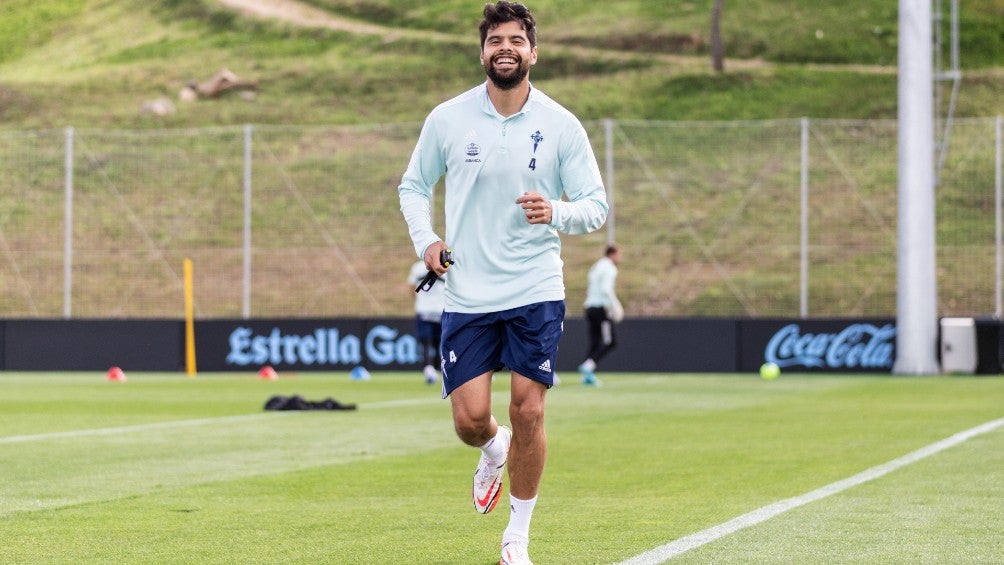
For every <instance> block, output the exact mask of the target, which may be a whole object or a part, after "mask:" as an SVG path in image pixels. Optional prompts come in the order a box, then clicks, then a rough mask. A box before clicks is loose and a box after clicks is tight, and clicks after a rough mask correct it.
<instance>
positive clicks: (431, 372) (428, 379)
mask: <svg viewBox="0 0 1004 565" xmlns="http://www.w3.org/2000/svg"><path fill="white" fill-rule="evenodd" d="M422 373H423V374H424V375H425V384H427V385H433V384H436V381H438V380H439V375H437V374H436V369H435V368H434V367H433V366H432V365H426V366H425V368H424V369H422Z"/></svg>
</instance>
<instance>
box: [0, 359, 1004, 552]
mask: <svg viewBox="0 0 1004 565" xmlns="http://www.w3.org/2000/svg"><path fill="white" fill-rule="evenodd" d="M568 380H569V381H571V382H566V384H563V385H561V386H559V387H557V388H556V389H554V390H553V391H551V393H549V395H548V397H549V401H548V404H549V408H548V416H547V418H548V424H547V430H548V436H549V440H550V450H549V461H548V466H547V470H546V471H545V475H544V482H543V485H542V490H541V497H540V499H539V501H538V507H537V512H536V513H535V516H534V528H533V540H532V546H531V547H532V553H531V555H532V556H533V558H534V560H535V561H536V562H539V563H549V564H552V565H553V564H561V563H575V564H576V565H581V564H584V563H604V564H609V563H619V562H621V561H624V560H625V559H629V558H630V557H632V556H634V555H638V554H639V553H641V552H644V551H646V550H648V549H650V548H653V547H657V546H660V545H662V544H664V543H665V542H666V540H667V539H675V538H680V537H684V536H686V535H688V534H690V533H693V532H697V531H701V530H704V529H707V528H709V527H711V526H713V525H715V524H720V523H722V522H725V521H728V520H729V519H731V518H732V517H735V516H739V515H742V514H744V513H746V512H748V511H749V510H750V509H754V508H760V507H763V506H766V505H769V504H771V503H773V502H775V501H777V500H784V499H786V498H791V497H794V496H798V495H799V494H800V493H804V492H809V491H812V490H815V489H817V488H819V487H820V486H821V485H827V484H830V483H833V482H836V481H838V480H841V479H843V478H845V477H848V476H852V475H854V474H856V473H858V472H860V470H861V469H868V468H871V467H874V466H877V465H880V464H882V463H883V462H886V461H890V460H892V459H895V458H897V457H899V456H901V455H902V454H903V453H911V452H913V451H916V450H917V449H919V448H920V447H922V446H925V445H929V444H931V443H933V442H936V441H939V440H940V439H942V438H944V437H946V436H949V435H951V434H953V433H955V432H956V431H958V430H960V429H968V428H971V427H973V426H975V425H977V424H979V423H981V422H986V421H988V420H990V419H992V418H1000V416H1001V414H1000V411H1001V406H1004V379H1000V378H982V377H979V378H954V377H952V378H947V377H946V378H923V379H919V378H918V379H912V378H893V377H889V376H848V375H843V376H832V375H831V376H809V375H794V374H785V375H782V377H781V378H780V379H778V380H777V381H774V382H770V383H768V382H764V381H762V380H760V379H759V378H758V377H755V376H753V375H607V376H606V378H605V381H604V386H603V387H602V388H599V389H593V388H585V387H582V386H580V385H578V384H577V383H576V382H575V381H574V380H571V379H568ZM11 383H12V381H6V380H5V379H4V378H3V377H0V390H2V392H3V397H2V398H0V403H3V404H4V407H10V406H16V408H17V409H18V410H21V413H20V415H19V416H18V417H17V418H15V417H14V416H12V413H11V412H9V411H8V410H3V411H2V412H0V431H6V430H8V429H12V428H15V427H16V428H17V429H20V430H22V431H21V432H20V435H25V431H24V430H30V429H31V427H30V426H29V424H30V425H37V426H39V427H40V429H42V430H51V431H61V430H65V429H67V428H70V427H72V426H71V424H73V423H76V424H74V425H76V426H77V427H80V425H81V423H83V424H86V425H87V426H92V425H94V422H96V421H99V420H102V421H114V422H117V424H116V425H121V424H122V423H123V421H125V420H131V421H132V422H134V423H136V424H138V425H139V424H144V423H149V420H150V419H151V418H159V419H160V420H165V419H168V417H169V416H171V417H174V418H175V419H179V420H180V419H197V418H198V417H207V416H212V417H227V416H234V415H239V414H247V413H248V412H249V411H252V410H259V409H260V407H261V402H263V401H264V399H265V396H263V395H265V394H266V393H268V394H271V393H279V392H283V393H287V394H288V393H289V392H294V391H295V392H299V393H301V394H303V395H304V396H305V397H306V398H323V397H324V396H329V395H331V396H334V397H335V398H337V399H338V400H340V401H343V402H358V403H359V404H360V407H361V409H360V410H359V411H358V412H356V413H323V414H321V413H301V414H290V415H286V416H284V417H282V418H276V419H269V418H265V419H264V420H262V422H265V423H268V424H270V425H259V423H260V421H253V422H239V421H238V422H232V423H228V424H225V425H220V426H212V425H207V426H194V427H186V428H179V429H172V430H150V431H145V432H142V433H136V434H112V435H106V436H95V437H86V438H76V439H71V440H60V441H58V442H48V441H42V442H24V443H17V444H10V445H0V461H2V465H0V479H2V480H0V483H2V484H0V496H2V497H3V498H2V500H0V504H2V505H3V507H4V508H7V507H8V504H7V503H8V497H9V496H13V497H15V499H16V500H18V501H20V502H23V503H25V504H26V506H28V508H27V510H20V511H13V512H8V513H6V514H5V515H4V516H3V517H2V520H3V523H2V526H0V529H2V530H3V532H2V533H3V537H4V547H5V554H4V558H0V561H2V560H3V559H8V560H9V562H12V563H21V562H45V563H74V564H75V565H77V564H80V563H111V562H114V563H151V562H158V563H168V562H169V563H200V564H201V563H252V562H254V563H265V562H267V563H307V562H309V563H339V564H341V563H363V564H369V563H408V562H420V563H437V564H455V563H475V564H482V565H487V564H488V563H497V562H498V542H499V538H500V535H501V532H502V530H503V529H504V528H505V524H506V521H507V518H508V516H507V513H506V512H504V511H503V512H498V511H496V512H493V513H492V514H490V515H488V516H482V515H479V514H477V513H476V512H475V511H474V510H473V508H472V507H471V500H470V480H471V473H472V472H473V469H474V465H475V463H476V460H477V452H476V450H474V449H473V448H469V447H466V446H463V445H461V444H460V442H459V441H457V439H456V438H455V436H454V434H453V430H452V424H451V422H450V416H449V402H448V401H443V400H440V399H439V398H438V396H439V395H438V392H439V391H438V390H432V389H433V388H435V387H426V386H425V385H424V384H422V382H421V376H420V375H418V374H405V373H400V374H390V373H387V374H384V373H380V374H374V378H373V380H372V381H371V382H366V383H358V382H351V381H349V380H348V379H347V378H345V375H337V374H332V375H327V376H321V375H318V376H316V377H308V376H301V377H297V378H290V379H288V380H285V381H284V380H283V379H280V380H279V381H277V382H271V383H269V382H258V381H255V380H252V378H250V377H244V378H219V379H217V378H215V377H214V378H202V377H201V376H200V378H199V379H195V380H194V381H193V382H189V381H187V380H186V379H184V378H183V377H181V378H177V377H175V378H173V379H170V378H163V379H159V378H158V379H151V380H150V382H149V383H146V382H144V379H141V378H137V379H135V380H133V379H132V378H131V379H130V381H129V382H128V383H125V385H126V386H117V385H106V384H105V383H102V382H97V383H96V384H94V383H91V384H85V383H83V382H82V381H81V382H76V381H73V380H72V379H65V378H63V379H61V380H60V382H59V383H58V384H56V385H51V386H50V384H47V383H46V382H44V381H43V382H38V383H34V382H27V381H25V383H23V384H24V386H16V387H14V386H8V385H10V384H11ZM133 385H138V386H135V387H133ZM495 391H496V396H495V401H496V405H495V413H496V415H497V416H498V417H499V420H500V421H501V422H503V423H504V422H506V421H507V420H508V418H507V414H506V411H505V400H506V399H507V397H508V378H501V379H497V382H496V386H495ZM62 396H66V397H68V398H69V397H72V398H71V400H73V402H71V409H70V412H71V414H70V416H69V417H68V418H67V419H64V420H63V421H62V422H60V426H59V428H55V427H53V426H52V425H51V424H50V423H49V416H51V408H49V407H48V406H46V405H47V404H48V401H49V400H51V399H53V398H59V397H62ZM106 397H108V398H106ZM81 398H83V399H86V400H88V401H89V402H82V403H77V401H79V400H81ZM409 398H413V399H416V400H419V401H416V402H414V403H413V404H410V403H409V404H407V405H404V406H398V407H389V408H388V409H381V410H366V409H365V407H366V406H368V405H370V404H371V403H379V402H397V401H401V400H405V401H407V400H408V399H409ZM39 399H44V400H46V402H36V401H37V400H39ZM102 399H105V400H104V401H102ZM193 399H194V400H195V401H196V404H195V406H192V405H191V401H192V400H193ZM126 401H128V402H126ZM95 403H97V404H95ZM136 403H139V405H140V406H141V407H142V409H137V408H136V406H135V404H136ZM123 411H125V413H122V412H123ZM94 412H98V414H97V415H95V414H94ZM98 416H101V418H98ZM22 419H26V421H21V420H22ZM109 427H110V426H109ZM7 435H10V434H9V433H8V434H7ZM189 436H191V437H189ZM1001 437H1002V434H1001V433H1000V432H999V431H998V432H997V433H992V434H986V435H984V436H980V437H979V438H975V439H973V440H972V441H970V442H967V443H966V444H964V445H962V446H959V448H958V449H953V450H949V451H947V452H944V453H943V454H942V455H941V456H939V457H932V458H928V459H927V460H925V461H924V462H923V463H920V464H916V465H912V466H910V467H908V468H905V469H902V470H900V472H897V473H896V474H895V475H890V476H888V477H887V479H886V480H882V481H873V482H871V483H868V484H866V485H862V486H861V487H859V488H855V489H851V490H849V491H845V492H844V493H842V494H841V495H838V496H833V497H830V498H828V499H826V500H825V501H820V502H819V503H816V504H812V505H807V506H803V507H801V508H799V509H796V510H793V511H790V512H788V513H785V514H783V515H781V516H778V517H777V518H775V519H774V520H770V521H768V522H765V523H762V524H760V525H758V526H757V527H755V528H748V529H746V530H743V531H741V532H738V533H736V534H733V535H732V536H728V537H726V538H723V539H721V540H719V542H718V543H715V544H709V545H706V546H702V547H700V548H698V549H696V550H692V551H691V552H688V553H685V554H683V555H681V556H680V557H679V558H678V559H680V560H683V561H687V560H688V559H692V558H694V557H695V556H700V555H704V552H705V551H711V550H715V549H719V548H722V547H725V546H727V545H729V544H730V543H731V542H732V541H733V540H734V539H740V538H743V539H748V538H745V537H744V536H745V535H746V534H751V533H756V532H759V531H760V530H761V529H763V528H773V527H774V525H775V523H781V522H783V523H785V525H786V527H784V528H779V529H777V530H774V529H771V532H772V537H771V539H770V540H763V541H765V542H769V543H765V545H764V549H763V551H764V552H769V553H765V554H764V556H759V555H756V556H754V557H756V558H757V560H758V561H763V562H768V561H772V562H777V563H781V562H785V563H818V562H910V561H909V560H904V559H897V557H898V556H912V555H917V550H918V548H923V546H921V545H919V544H920V543H922V542H920V541H917V542H914V540H920V539H921V537H922V534H924V533H926V532H928V531H929V530H928V528H931V527H933V526H932V525H931V524H923V523H920V524H918V525H917V526H916V531H917V535H916V536H914V537H913V538H911V542H910V544H904V545H902V546H897V547H894V548H891V549H889V551H891V552H892V553H887V554H879V553H876V552H875V551H876V550H875V549H874V548H873V547H867V548H864V552H862V550H861V548H860V547H859V545H860V544H858V543H857V542H856V539H855V537H853V536H848V537H842V535H841V531H842V530H841V529H840V528H835V531H834V532H832V534H833V536H832V539H827V540H826V544H825V545H820V544H817V543H815V542H814V536H812V535H811V534H812V531H813V530H814V529H816V528H818V525H817V524H816V522H815V521H823V520H828V519H829V520H832V519H834V518H835V517H836V518H838V519H839V518H843V519H844V520H845V522H850V523H853V524H854V525H857V526H858V527H859V529H858V530H855V535H857V536H860V533H861V531H866V532H873V530H875V531H874V532H873V533H875V534H876V535H877V534H878V533H885V534H887V535H892V536H895V534H896V528H898V527H901V526H902V521H901V520H898V521H895V522H891V521H889V520H888V519H887V518H885V515H884V514H883V513H881V512H869V513H861V512H856V511H855V510H854V509H851V510H849V511H846V510H845V509H844V508H839V509H838V511H839V512H844V511H846V515H838V512H834V511H832V510H831V507H833V506H836V502H837V501H839V500H844V499H845V498H846V497H848V496H855V497H869V498H868V503H869V504H871V505H872V507H874V508H884V507H886V506H887V504H886V502H887V500H888V495H887V494H886V493H887V492H888V491H887V490H882V489H879V488H876V487H879V486H884V487H889V486H890V485H893V483H895V485H893V486H897V487H900V482H899V480H898V479H899V478H900V477H901V476H902V475H903V474H910V475H911V476H919V480H923V481H925V482H923V483H922V484H921V485H920V487H918V486H917V484H912V485H908V486H909V487H910V488H907V486H902V487H901V488H903V489H904V490H903V491H902V492H910V491H911V490H910V489H911V488H912V489H918V488H924V489H926V490H928V491H929V490H931V489H930V488H929V486H930V485H931V484H941V483H946V484H947V483H949V482H951V483H957V484H958V485H963V484H966V485H968V484H980V485H983V486H986V485H988V484H992V483H988V482H987V481H986V480H984V479H982V478H981V477H982V475H981V473H982V474H986V473H987V471H986V470H985V469H982V468H981V467H980V466H979V465H978V464H974V463H979V462H981V461H982V459H974V458H979V457H982V455H981V454H980V453H979V452H978V451H975V450H973V449H972V448H973V447H975V446H977V445H982V444H984V443H985V442H987V441H988V440H992V441H994V442H996V443H994V444H991V445H996V446H1001V443H1000V439H1001ZM78 444H80V445H78ZM1000 451H1004V449H1002V450H1000ZM962 454H964V455H962ZM16 459H22V460H28V461H30V462H31V464H30V465H29V464H28V463H25V462H23V461H16ZM12 461H13V462H14V463H13V464H11V462H12ZM946 461H950V462H951V464H950V465H949V464H947V463H946ZM993 461H997V462H1001V458H1000V457H998V458H997V459H996V460H993ZM993 461H990V463H993ZM932 462H937V463H938V465H937V466H936V467H935V466H934V465H932ZM990 463H988V465H989V464H990ZM999 466H1000V467H1004V465H999ZM991 468H992V467H991ZM920 470H923V471H924V473H920V474H918V473H917V471H920ZM991 472H992V471H991ZM998 474H999V472H998ZM894 478H895V479H896V481H894V480H893V479H894ZM116 481H120V482H125V483H132V488H124V487H123V485H120V484H116ZM126 486H129V485H128V484H127V485H126ZM987 492H989V493H990V494H989V496H993V493H994V492H998V491H992V490H990V491H987ZM88 493H90V494H91V495H93V496H91V497H90V498H87V497H81V496H79V495H81V494H85V495H86V494H88ZM73 495H78V496H77V497H76V499H75V500H76V501H77V502H73V500H74V499H73ZM507 495H508V489H507V490H506V492H505V493H504V494H503V496H507ZM57 496H65V497H66V498H68V499H71V500H70V501H69V502H67V503H66V504H63V505H61V506H49V507H44V506H39V507H36V508H35V509H36V510H37V511H30V510H31V509H32V507H31V505H30V503H31V502H32V497H35V498H37V499H38V500H40V501H42V502H46V503H52V502H53V500H54V499H55V498H56V497H57ZM997 500H999V497H997ZM928 502H929V504H930V505H932V506H930V507H925V508H924V511H925V513H917V514H915V515H913V517H914V518H916V516H918V515H919V516H926V515H930V514H931V511H932V510H937V511H938V512H939V513H941V515H948V513H949V511H951V510H956V511H957V512H955V514H957V515H958V516H957V517H955V518H954V519H953V521H949V522H945V523H939V524H937V529H936V531H943V532H944V534H943V535H941V537H939V538H937V539H953V540H957V541H956V543H959V544H965V545H967V546H969V547H974V548H976V549H975V550H974V551H971V552H969V553H967V554H966V555H967V557H975V558H976V559H975V562H980V559H979V558H980V556H981V555H982V556H985V555H987V551H989V550H983V549H980V548H985V547H987V543H986V535H985V532H986V530H985V529H978V530H977V529H976V528H981V527H982V525H983V524H984V522H988V521H989V522H991V523H992V520H988V519H987V517H988V516H992V513H993V512H996V507H994V508H993V509H990V508H989V507H985V505H986V504H989V502H988V501H986V500H983V499H982V498H980V497H979V496H977V493H969V494H966V497H964V498H963V499H962V502H959V503H953V502H950V501H949V500H947V499H945V498H937V499H929V500H928V501H927V502H926V503H928ZM991 502H992V501H991ZM949 504H955V506H946V505H949ZM981 505H983V506H981ZM960 510H961V511H962V512H958V511H960ZM810 511H815V512H817V514H815V515H811V516H809V517H808V518H805V517H804V516H806V515H808V514H809V512H810ZM794 516H799V517H801V518H800V520H797V521H796V520H794V518H793V517H794ZM897 517H899V515H897ZM880 531H881V532H880ZM1000 531H1004V528H1002V529H1001V530H1000ZM806 533H808V534H809V535H808V536H807V538H808V539H805V536H806ZM799 534H802V535H803V537H797V536H798V535H799ZM948 536H950V538H948ZM109 537H111V538H114V539H115V543H114V544H108V543H105V540H107V539H108V538H109ZM815 537H819V536H815ZM929 537H933V536H929ZM793 545H795V546H797V547H796V548H795V550H794V551H797V552H801V553H793V549H792V547H793ZM990 547H991V548H992V547H993V546H992V545H991V546H990ZM852 550H855V551H858V553H850V552H851V551H852ZM980 551H982V552H983V553H980ZM869 552H870V553H869ZM750 556H751V554H750V553H749V552H748V551H747V550H745V549H744V548H743V547H740V548H738V549H731V550H730V553H729V554H728V555H726V556H725V557H723V558H719V559H712V560H708V561H705V562H729V561H731V562H737V563H741V562H749V561H750ZM890 556H891V557H890ZM785 557H787V558H788V559H785ZM744 560H745V561H744ZM950 561H951V560H948V561H946V562H950ZM692 562H700V560H698V561H692ZM913 562H917V560H913Z"/></svg>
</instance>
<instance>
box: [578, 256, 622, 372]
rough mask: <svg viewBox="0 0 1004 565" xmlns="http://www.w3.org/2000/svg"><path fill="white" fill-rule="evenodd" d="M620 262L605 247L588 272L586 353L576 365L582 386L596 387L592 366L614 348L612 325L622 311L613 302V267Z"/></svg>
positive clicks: (614, 299)
mask: <svg viewBox="0 0 1004 565" xmlns="http://www.w3.org/2000/svg"><path fill="white" fill-rule="evenodd" d="M620 262H621V249H620V247H618V246H617V245H614V244H610V245H608V246H607V250H606V254H605V255H604V256H603V257H602V258H601V259H600V260H599V261H597V262H595V263H593V266H592V267H590V269H589V275H588V277H589V278H588V286H587V288H586V302H585V307H586V321H587V322H588V323H589V352H588V353H586V359H585V361H583V362H582V364H581V365H579V373H580V374H581V375H582V384H584V385H589V386H600V384H601V383H600V380H599V379H597V378H596V373H595V371H596V364H597V363H599V361H600V359H603V358H604V357H605V356H606V355H607V353H610V351H611V350H612V349H613V348H615V347H617V334H616V332H615V331H614V324H615V323H617V322H620V321H621V320H622V319H623V318H624V308H623V307H622V306H621V302H620V300H618V299H617V292H616V289H615V287H616V285H617V265H619V264H620Z"/></svg>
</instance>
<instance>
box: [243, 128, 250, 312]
mask: <svg viewBox="0 0 1004 565" xmlns="http://www.w3.org/2000/svg"><path fill="white" fill-rule="evenodd" d="M241 313H242V315H243V317H244V319H245V320H246V319H248V318H250V317H251V124H245V125H244V284H243V295H242V297H241Z"/></svg>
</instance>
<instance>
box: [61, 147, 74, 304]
mask: <svg viewBox="0 0 1004 565" xmlns="http://www.w3.org/2000/svg"><path fill="white" fill-rule="evenodd" d="M65 153H66V154H65V156H64V159H65V165H64V167H63V169H64V175H65V177H64V179H63V186H64V193H65V198H66V201H65V204H64V214H63V216H64V218H65V221H66V225H65V226H64V227H63V229H64V232H63V317H64V318H66V319H69V318H70V316H71V314H72V311H73V307H72V300H73V292H72V289H73V127H68V128H66V151H65Z"/></svg>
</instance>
